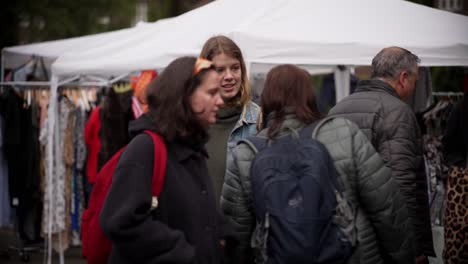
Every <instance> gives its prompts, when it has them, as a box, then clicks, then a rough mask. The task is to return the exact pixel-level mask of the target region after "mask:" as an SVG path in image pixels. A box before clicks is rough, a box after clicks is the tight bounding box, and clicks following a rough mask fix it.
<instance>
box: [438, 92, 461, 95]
mask: <svg viewBox="0 0 468 264" xmlns="http://www.w3.org/2000/svg"><path fill="white" fill-rule="evenodd" d="M463 94H464V93H463V92H433V93H432V95H433V96H463Z"/></svg>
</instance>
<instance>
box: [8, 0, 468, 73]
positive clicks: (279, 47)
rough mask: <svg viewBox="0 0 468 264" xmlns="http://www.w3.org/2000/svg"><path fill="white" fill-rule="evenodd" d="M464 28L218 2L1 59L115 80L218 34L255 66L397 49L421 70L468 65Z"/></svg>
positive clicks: (369, 0) (311, 7)
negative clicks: (415, 59)
mask: <svg viewBox="0 0 468 264" xmlns="http://www.w3.org/2000/svg"><path fill="white" fill-rule="evenodd" d="M467 29H468V17H466V16H462V15H457V14H453V13H449V12H446V11H441V10H437V9H433V8H429V7H426V6H422V5H418V4H413V3H411V2H407V1H402V0H356V1H345V0H218V1H213V2H211V3H209V4H207V5H205V6H202V7H200V8H197V9H195V10H192V11H190V12H187V13H185V14H182V15H180V16H178V17H175V18H171V19H165V20H160V21H158V22H155V23H144V24H143V25H142V26H138V27H134V28H128V29H123V30H118V31H113V32H108V33H102V34H95V35H89V36H84V37H78V38H71V39H65V40H58V41H49V42H43V43H37V44H30V45H22V46H16V47H9V48H5V49H4V50H3V55H4V66H5V67H6V68H15V67H18V66H19V65H21V64H23V63H25V62H26V61H27V60H29V59H31V57H32V56H39V57H42V58H45V59H46V65H47V64H48V63H49V64H50V63H52V62H54V61H55V60H56V61H55V63H54V65H53V70H54V74H56V75H58V76H61V77H64V76H70V75H75V74H81V75H103V76H117V75H121V74H125V73H129V72H132V71H138V70H142V69H152V68H156V69H158V68H163V67H165V66H166V65H167V64H168V63H169V62H170V61H172V60H173V59H175V58H176V57H179V56H184V55H192V56H196V55H197V54H198V53H199V52H200V49H201V47H202V45H203V43H204V42H205V41H206V39H208V38H209V37H211V36H213V35H217V34H224V35H228V36H230V37H231V38H233V39H234V40H235V41H236V43H237V44H239V46H240V47H241V49H242V51H243V53H244V57H245V58H246V60H247V61H248V62H251V63H255V65H258V63H262V64H264V63H268V64H270V65H274V64H279V63H293V64H301V65H322V66H332V65H340V64H341V65H369V64H370V62H371V60H372V57H373V56H374V55H375V54H376V53H377V52H378V51H379V50H380V49H382V48H383V47H386V46H391V45H395V46H401V47H404V48H407V49H409V50H411V51H412V52H414V53H415V54H417V55H418V56H419V57H420V58H421V60H422V62H421V64H422V65H425V66H468V30H467ZM57 58H58V59H57ZM267 68H268V67H267ZM323 68H324V67H322V69H323ZM325 68H327V67H325ZM329 68H330V67H328V69H329ZM259 69H265V67H260V68H259Z"/></svg>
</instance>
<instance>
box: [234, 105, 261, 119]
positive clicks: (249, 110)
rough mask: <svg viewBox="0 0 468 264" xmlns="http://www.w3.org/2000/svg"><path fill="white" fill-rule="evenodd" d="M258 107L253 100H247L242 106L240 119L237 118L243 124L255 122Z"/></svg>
mask: <svg viewBox="0 0 468 264" xmlns="http://www.w3.org/2000/svg"><path fill="white" fill-rule="evenodd" d="M258 112H259V107H258V105H256V104H255V103H253V102H248V103H247V104H245V105H244V107H243V108H242V113H241V119H240V120H239V121H240V122H242V123H245V124H255V123H256V122H257V117H258Z"/></svg>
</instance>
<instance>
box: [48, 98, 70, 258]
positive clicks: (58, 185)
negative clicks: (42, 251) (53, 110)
mask: <svg viewBox="0 0 468 264" xmlns="http://www.w3.org/2000/svg"><path fill="white" fill-rule="evenodd" d="M58 104H59V105H58V112H59V113H60V114H59V116H58V120H57V122H58V124H57V125H56V126H55V129H56V130H55V131H54V132H55V133H54V134H55V137H56V139H58V140H57V142H58V145H57V146H54V147H55V149H54V150H53V154H54V155H52V157H54V160H53V167H52V171H50V168H49V166H48V162H49V159H48V155H49V154H48V150H47V148H46V158H45V162H46V166H45V167H46V184H45V186H46V188H45V195H44V206H43V208H44V210H43V218H42V220H43V221H42V232H43V233H44V234H45V236H44V237H47V233H48V232H49V230H50V233H52V247H53V248H54V249H55V250H56V251H57V252H63V251H64V250H65V249H67V248H68V246H69V238H70V235H69V234H70V228H69V227H70V224H69V217H67V214H68V216H69V213H70V206H69V203H67V195H66V191H67V187H68V186H69V185H70V184H69V183H70V180H68V181H67V173H66V166H65V163H64V159H63V158H64V157H63V150H64V134H65V130H66V128H67V123H68V120H69V114H70V111H72V110H73V106H72V105H71V104H70V102H69V101H68V99H66V98H62V100H60V102H58ZM48 122H49V121H48V120H47V119H46V122H45V125H44V127H43V129H42V131H41V135H40V141H41V144H43V145H44V146H46V145H47V140H48V137H47V135H48ZM67 222H68V225H67ZM67 227H68V228H67Z"/></svg>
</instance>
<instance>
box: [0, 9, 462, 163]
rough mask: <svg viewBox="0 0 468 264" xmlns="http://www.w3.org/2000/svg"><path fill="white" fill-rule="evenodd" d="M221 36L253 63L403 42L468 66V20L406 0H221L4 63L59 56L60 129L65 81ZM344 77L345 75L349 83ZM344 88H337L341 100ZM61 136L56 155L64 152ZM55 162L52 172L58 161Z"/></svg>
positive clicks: (155, 63)
mask: <svg viewBox="0 0 468 264" xmlns="http://www.w3.org/2000/svg"><path fill="white" fill-rule="evenodd" d="M216 34H224V35H228V36H230V37H231V38H233V39H234V40H235V41H236V43H237V44H239V46H240V47H241V49H242V51H243V52H244V56H245V58H246V61H247V62H248V63H249V64H252V65H253V64H255V63H260V64H262V65H264V64H265V63H267V64H280V63H292V64H300V65H317V66H325V67H328V68H332V67H335V66H336V65H350V66H353V65H369V64H370V62H371V60H372V57H373V56H374V55H375V54H376V53H377V52H378V51H379V50H380V49H382V48H383V47H386V46H391V45H395V46H401V47H404V48H407V49H409V50H411V51H412V52H414V53H415V54H417V55H418V56H419V57H420V58H421V65H424V66H468V17H465V16H461V15H457V14H453V13H449V12H445V11H441V10H437V9H433V8H428V7H425V6H422V5H417V4H413V3H410V2H407V1H402V0H355V1H349V0H218V1H214V2H212V3H210V4H207V5H205V6H203V7H200V8H198V9H195V10H193V11H190V12H187V13H185V14H183V15H180V16H178V17H175V18H173V19H168V20H164V21H161V23H158V22H156V23H148V24H145V25H144V27H142V28H141V29H139V27H136V28H132V29H124V30H120V31H115V32H110V33H103V34H97V35H92V36H87V37H81V38H74V39H68V40H61V41H52V42H44V43H39V44H32V45H25V46H17V47H11V48H7V49H4V51H3V54H4V55H5V56H4V61H2V65H5V66H6V67H10V66H12V65H15V63H19V62H20V61H21V58H23V60H24V59H27V56H31V55H35V56H42V57H45V58H49V59H50V61H53V60H55V59H56V60H55V62H54V63H53V64H52V78H51V82H50V83H51V89H52V98H51V104H50V106H49V116H50V117H51V118H50V122H49V132H53V131H54V130H55V129H54V127H55V125H56V124H55V118H56V111H57V105H56V100H55V97H56V96H57V87H58V85H59V80H60V81H61V83H63V82H65V81H66V80H65V81H64V79H66V78H70V77H72V79H74V78H76V76H83V75H99V76H105V77H109V76H119V75H122V74H128V73H131V72H133V71H139V70H143V69H151V68H163V67H165V66H166V65H167V64H168V63H169V62H170V61H172V60H173V59H175V58H177V57H180V56H183V55H192V56H197V55H198V53H199V52H200V49H201V47H202V45H203V43H204V41H205V40H206V39H208V38H209V37H211V36H213V35H216ZM248 67H250V66H248ZM251 67H252V68H253V67H254V66H251ZM267 68H268V67H267ZM267 68H264V69H267ZM337 75H339V73H338V74H337ZM344 76H346V75H342V76H341V77H340V78H337V80H338V81H339V80H341V83H342V84H345V83H347V82H346V78H345V77H344ZM337 86H339V82H338V83H337ZM343 86H344V85H343ZM344 91H345V90H341V93H340V90H337V97H338V98H337V99H339V98H341V97H343V96H344V95H345V94H346V92H344ZM53 135H54V133H49V135H48V136H49V137H48V142H49V144H48V146H47V153H48V156H49V157H57V155H54V154H53V153H55V151H57V146H56V145H57V144H56V142H54V141H53V139H54V136H53ZM48 160H49V163H48V167H49V168H50V169H51V168H52V164H53V159H52V158H49V159H48Z"/></svg>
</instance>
